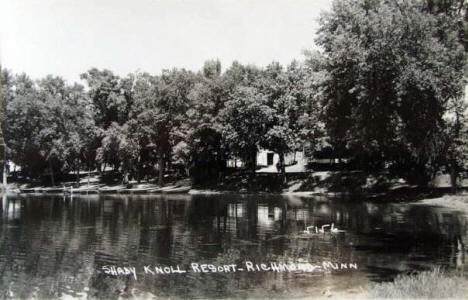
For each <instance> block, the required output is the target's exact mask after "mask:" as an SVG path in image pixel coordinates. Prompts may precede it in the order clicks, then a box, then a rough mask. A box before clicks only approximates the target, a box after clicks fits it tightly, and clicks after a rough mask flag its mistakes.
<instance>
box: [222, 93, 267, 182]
mask: <svg viewBox="0 0 468 300" xmlns="http://www.w3.org/2000/svg"><path fill="white" fill-rule="evenodd" d="M273 118H274V111H273V110H272V109H271V108H270V107H269V106H268V105H267V97H266V96H265V95H263V94H262V93H261V92H259V91H258V90H257V89H256V88H254V87H243V86H240V87H238V88H237V89H236V90H234V92H233V93H232V94H231V96H230V99H229V100H228V101H227V102H226V105H225V108H224V109H223V111H222V112H221V115H220V123H221V126H222V129H221V134H222V137H223V142H224V143H225V145H226V146H227V147H228V149H229V150H230V152H231V153H232V154H234V155H236V156H238V157H240V158H241V159H243V160H244V162H246V164H247V165H248V166H249V167H250V169H251V171H252V172H253V174H255V169H256V157H257V152H258V150H259V146H260V142H261V141H262V139H263V138H264V136H265V134H266V132H267V130H268V128H270V126H271V124H272V123H273Z"/></svg>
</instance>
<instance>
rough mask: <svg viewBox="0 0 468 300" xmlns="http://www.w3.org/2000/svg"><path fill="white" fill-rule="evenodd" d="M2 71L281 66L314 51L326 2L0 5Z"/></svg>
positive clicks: (150, 0) (29, 0) (114, 0)
mask: <svg viewBox="0 0 468 300" xmlns="http://www.w3.org/2000/svg"><path fill="white" fill-rule="evenodd" d="M1 2H2V4H1V7H0V62H1V64H2V68H8V69H11V70H12V71H13V72H15V73H20V72H25V73H27V74H28V75H29V76H31V77H32V78H33V79H38V78H40V77H43V76H45V75H47V74H53V75H58V76H62V77H63V78H65V79H66V80H67V81H68V82H70V83H72V82H74V81H79V74H81V73H84V72H86V71H87V70H88V69H90V68H92V67H97V68H107V69H110V70H112V71H114V72H115V73H117V74H119V75H121V76H124V75H126V74H128V73H130V72H135V71H140V72H149V73H151V74H159V73H160V72H161V70H162V69H167V68H174V67H176V68H186V69H189V70H193V71H197V70H200V68H201V67H202V66H203V63H204V61H206V60H208V59H219V60H220V61H221V63H222V66H223V69H225V68H227V67H229V65H230V64H231V63H232V62H233V61H234V60H237V61H239V62H241V63H244V64H248V63H253V64H256V65H258V66H264V65H267V64H268V63H270V62H272V61H278V62H280V63H282V64H287V63H289V62H291V61H292V60H293V59H301V58H302V57H303V56H302V51H303V50H304V49H312V48H314V47H315V46H314V38H315V32H316V30H317V28H318V18H319V16H320V13H321V11H324V10H327V9H328V8H329V7H330V5H331V0H2V1H1Z"/></svg>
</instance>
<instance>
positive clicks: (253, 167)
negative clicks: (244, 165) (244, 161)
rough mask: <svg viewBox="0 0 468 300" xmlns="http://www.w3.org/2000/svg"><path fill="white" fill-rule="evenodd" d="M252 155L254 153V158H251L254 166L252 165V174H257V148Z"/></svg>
mask: <svg viewBox="0 0 468 300" xmlns="http://www.w3.org/2000/svg"><path fill="white" fill-rule="evenodd" d="M251 155H252V159H251V161H252V166H251V167H252V174H253V175H254V176H255V173H256V171H257V150H256V149H255V150H253V151H252V154H251Z"/></svg>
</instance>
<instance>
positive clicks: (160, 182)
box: [158, 154, 165, 186]
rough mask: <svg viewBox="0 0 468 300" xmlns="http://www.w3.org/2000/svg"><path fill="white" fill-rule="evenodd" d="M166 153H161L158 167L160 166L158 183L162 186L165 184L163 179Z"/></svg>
mask: <svg viewBox="0 0 468 300" xmlns="http://www.w3.org/2000/svg"><path fill="white" fill-rule="evenodd" d="M164 163H165V161H164V155H163V154H161V155H159V162H158V167H159V176H158V184H159V185H160V186H162V185H163V183H164V182H163V179H164Z"/></svg>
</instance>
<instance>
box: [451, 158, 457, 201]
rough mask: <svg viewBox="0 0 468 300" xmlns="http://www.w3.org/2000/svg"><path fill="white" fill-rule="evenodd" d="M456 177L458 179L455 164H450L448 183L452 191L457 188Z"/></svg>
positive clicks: (454, 191)
mask: <svg viewBox="0 0 468 300" xmlns="http://www.w3.org/2000/svg"><path fill="white" fill-rule="evenodd" d="M457 179H458V172H457V167H456V165H455V164H451V166H450V183H451V185H452V193H454V194H455V193H456V192H457V189H458V185H457Z"/></svg>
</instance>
